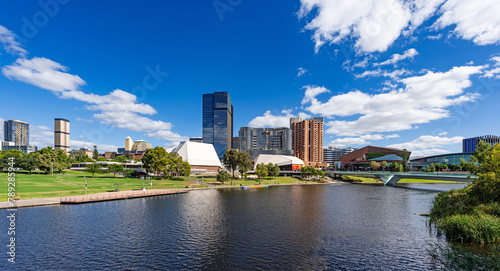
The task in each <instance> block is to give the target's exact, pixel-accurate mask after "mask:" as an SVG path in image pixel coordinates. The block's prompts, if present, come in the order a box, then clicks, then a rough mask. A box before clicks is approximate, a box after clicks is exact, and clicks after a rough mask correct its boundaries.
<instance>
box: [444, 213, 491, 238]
mask: <svg viewBox="0 0 500 271" xmlns="http://www.w3.org/2000/svg"><path fill="white" fill-rule="evenodd" d="M438 226H439V228H440V229H441V230H442V231H443V232H444V233H445V234H446V238H448V239H451V240H453V241H461V242H473V243H481V244H484V243H498V242H499V241H500V218H498V217H496V216H492V215H487V214H475V215H454V216H449V217H446V218H444V219H441V220H440V221H439V223H438Z"/></svg>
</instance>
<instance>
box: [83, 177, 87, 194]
mask: <svg viewBox="0 0 500 271" xmlns="http://www.w3.org/2000/svg"><path fill="white" fill-rule="evenodd" d="M83 179H84V180H85V195H87V176H85V177H83Z"/></svg>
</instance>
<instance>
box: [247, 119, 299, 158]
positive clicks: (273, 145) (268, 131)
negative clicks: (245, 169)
mask: <svg viewBox="0 0 500 271" xmlns="http://www.w3.org/2000/svg"><path fill="white" fill-rule="evenodd" d="M239 145H240V146H239V150H240V151H246V152H248V153H249V154H250V159H252V160H253V159H255V158H256V157H257V156H259V154H276V155H293V150H292V130H291V129H289V128H286V127H282V128H252V127H242V128H240V132H239Z"/></svg>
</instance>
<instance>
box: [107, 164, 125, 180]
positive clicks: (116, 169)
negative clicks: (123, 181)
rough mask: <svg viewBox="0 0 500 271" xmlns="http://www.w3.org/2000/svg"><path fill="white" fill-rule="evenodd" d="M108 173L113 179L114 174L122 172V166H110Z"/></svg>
mask: <svg viewBox="0 0 500 271" xmlns="http://www.w3.org/2000/svg"><path fill="white" fill-rule="evenodd" d="M108 168H109V172H111V173H113V177H116V173H121V172H123V165H120V164H111V165H109V166H108Z"/></svg>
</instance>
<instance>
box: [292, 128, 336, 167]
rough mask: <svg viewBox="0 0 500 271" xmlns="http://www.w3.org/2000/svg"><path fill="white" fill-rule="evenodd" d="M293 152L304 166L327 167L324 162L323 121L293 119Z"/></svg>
mask: <svg viewBox="0 0 500 271" xmlns="http://www.w3.org/2000/svg"><path fill="white" fill-rule="evenodd" d="M290 128H291V129H292V150H293V152H294V156H296V157H298V158H300V159H301V160H302V161H304V166H313V167H327V166H328V165H327V164H326V163H325V162H324V160H323V119H322V118H313V119H309V120H302V119H301V118H291V119H290Z"/></svg>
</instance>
